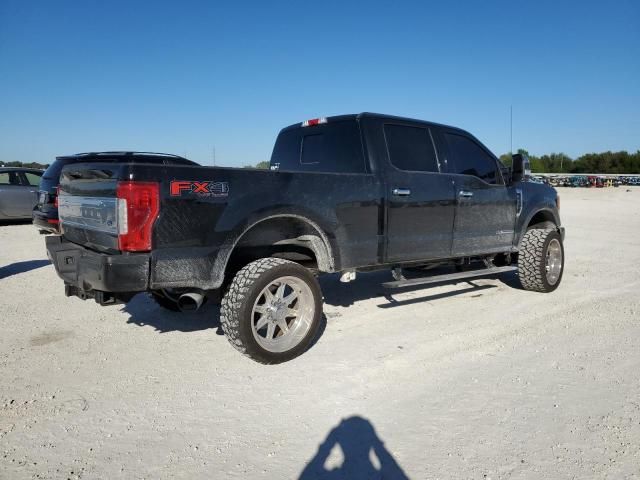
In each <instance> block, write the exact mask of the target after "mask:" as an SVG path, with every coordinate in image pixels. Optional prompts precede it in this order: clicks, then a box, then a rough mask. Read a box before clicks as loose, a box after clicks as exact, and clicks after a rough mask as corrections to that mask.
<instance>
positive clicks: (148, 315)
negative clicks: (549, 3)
mask: <svg viewBox="0 0 640 480" xmlns="http://www.w3.org/2000/svg"><path fill="white" fill-rule="evenodd" d="M47 263H48V262H47ZM5 268H8V267H5ZM34 268H37V267H34ZM1 271H2V269H0V272H1ZM15 273H19V272H15ZM433 273H442V272H436V271H434V272H433ZM0 278H2V276H1V275H0ZM494 278H496V279H497V280H499V281H501V282H502V283H504V284H505V285H508V286H509V287H513V288H520V285H519V283H518V278H517V275H516V274H515V273H508V274H502V275H498V276H496V277H494ZM390 280H392V277H391V273H390V272H389V271H379V272H368V273H359V274H358V279H357V280H356V281H354V282H350V283H342V282H340V276H339V275H338V274H331V275H323V276H322V277H320V279H319V281H320V286H321V287H322V294H323V296H324V303H325V304H327V305H332V306H339V307H349V306H351V305H353V304H354V303H356V302H359V301H362V300H368V299H372V298H380V299H381V300H383V302H382V303H380V304H378V305H377V306H378V308H394V307H402V306H405V305H412V304H416V303H423V302H429V301H433V300H440V299H444V298H449V297H455V296H457V295H463V294H465V293H472V292H478V295H482V293H479V292H482V291H483V290H489V289H493V288H497V286H496V285H477V284H475V283H473V280H467V281H462V280H461V281H460V282H459V283H465V284H467V285H468V287H466V288H456V289H453V290H449V291H446V292H440V293H435V294H429V293H428V292H429V288H430V286H429V285H427V286H424V285H423V286H416V287H409V288H403V289H400V290H387V289H385V288H383V287H382V283H384V282H387V281H390ZM459 283H458V284H459ZM420 291H424V292H425V295H420V296H417V297H412V298H408V299H403V300H398V299H396V298H395V297H394V295H395V294H397V293H400V292H402V293H407V292H420ZM122 311H123V312H125V313H128V314H129V319H128V320H127V323H130V324H133V325H138V326H140V327H147V326H148V327H152V328H154V329H155V330H156V331H157V332H159V333H165V332H175V331H178V332H185V333H189V332H197V331H200V330H208V329H216V334H217V335H224V331H223V330H222V326H221V324H220V306H219V305H216V304H214V303H212V302H208V303H205V304H204V305H203V306H202V308H200V310H198V311H197V312H193V313H183V312H172V311H169V310H166V309H164V308H162V307H160V306H159V305H157V304H156V303H155V302H154V301H153V300H152V299H151V298H150V297H149V296H148V295H146V294H139V295H136V296H135V297H134V298H133V299H132V300H131V301H130V302H129V303H127V304H126V305H124V306H123V307H122ZM326 323H327V318H326V316H325V315H323V316H322V323H321V326H320V331H319V332H318V335H317V337H316V339H315V340H314V342H313V344H315V343H316V342H317V341H318V339H319V338H320V336H321V335H322V333H323V331H324V329H325V328H326ZM313 344H312V345H311V346H313Z"/></svg>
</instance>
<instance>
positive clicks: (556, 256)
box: [518, 228, 564, 292]
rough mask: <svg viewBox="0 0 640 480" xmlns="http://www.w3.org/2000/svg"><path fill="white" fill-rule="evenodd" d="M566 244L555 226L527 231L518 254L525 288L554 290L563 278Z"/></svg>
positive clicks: (542, 290)
mask: <svg viewBox="0 0 640 480" xmlns="http://www.w3.org/2000/svg"><path fill="white" fill-rule="evenodd" d="M563 271H564V247H563V245H562V237H561V236H560V234H559V233H558V232H557V231H556V230H555V229H554V230H550V229H537V228H533V229H530V230H527V233H525V235H524V237H523V238H522V243H521V245H520V252H519V254H518V278H519V279H520V284H521V285H522V288H524V289H525V290H532V291H535V292H553V291H554V290H555V289H556V288H558V285H560V280H562V273H563Z"/></svg>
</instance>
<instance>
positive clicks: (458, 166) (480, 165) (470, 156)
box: [445, 133, 502, 185]
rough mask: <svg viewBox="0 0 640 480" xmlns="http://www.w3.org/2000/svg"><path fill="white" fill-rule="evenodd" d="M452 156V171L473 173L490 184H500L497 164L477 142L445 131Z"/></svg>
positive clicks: (465, 173)
mask: <svg viewBox="0 0 640 480" xmlns="http://www.w3.org/2000/svg"><path fill="white" fill-rule="evenodd" d="M445 138H446V139H447V144H448V145H449V149H450V150H451V153H452V155H453V158H454V162H455V168H454V173H460V174H463V175H473V176H474V177H478V178H480V179H482V180H484V181H485V182H487V183H490V184H494V185H496V184H501V183H502V182H501V180H502V178H501V176H500V174H499V173H498V165H497V164H496V161H495V160H494V159H493V158H491V156H490V155H489V154H487V152H485V151H484V150H483V149H482V148H481V147H480V146H479V145H478V144H477V143H475V142H474V141H473V140H471V139H469V138H467V137H464V136H462V135H455V134H452V133H445Z"/></svg>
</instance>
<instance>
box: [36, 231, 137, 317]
mask: <svg viewBox="0 0 640 480" xmlns="http://www.w3.org/2000/svg"><path fill="white" fill-rule="evenodd" d="M45 240H46V245H47V256H48V257H49V259H50V260H51V262H52V263H53V265H54V266H55V269H56V272H57V273H58V276H59V277H60V278H62V279H63V280H64V283H65V291H66V293H67V296H70V295H75V296H78V297H80V298H83V299H86V298H95V299H96V301H98V302H99V303H102V304H109V303H116V302H117V301H119V300H124V301H126V300H127V299H128V298H130V297H131V296H132V295H133V294H134V293H137V292H143V291H145V290H147V288H148V285H149V254H147V253H136V254H121V255H108V254H105V253H99V252H94V251H93V250H89V249H87V248H85V247H83V246H81V245H76V244H75V243H71V242H68V241H66V240H65V239H64V238H63V237H60V236H49V237H47V238H46V239H45ZM103 292H107V293H110V294H112V295H105V294H104V293H103Z"/></svg>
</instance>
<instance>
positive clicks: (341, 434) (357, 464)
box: [298, 416, 409, 480]
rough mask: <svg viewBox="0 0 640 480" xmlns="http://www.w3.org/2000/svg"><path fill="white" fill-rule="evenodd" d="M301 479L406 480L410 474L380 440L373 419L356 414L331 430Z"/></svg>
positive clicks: (301, 475) (304, 470)
mask: <svg viewBox="0 0 640 480" xmlns="http://www.w3.org/2000/svg"><path fill="white" fill-rule="evenodd" d="M336 447H338V448H339V449H340V451H341V452H342V457H343V459H342V463H341V464H339V465H337V464H336V463H337V462H335V460H334V458H333V457H335V456H337V455H334V454H333V452H334V451H335V449H336ZM332 464H335V465H333V466H332ZM298 478H299V480H311V479H327V480H338V479H345V480H346V479H349V480H358V479H363V480H364V479H375V478H380V479H383V478H384V479H393V480H395V479H402V480H406V479H408V478H409V477H408V476H407V475H406V474H405V473H404V471H403V470H402V468H401V467H400V465H398V462H396V460H395V459H394V458H393V455H391V453H390V452H389V451H388V450H387V448H386V447H385V445H384V443H383V442H382V440H380V438H379V437H378V435H377V433H376V431H375V429H374V428H373V425H371V422H369V421H368V420H367V419H365V418H362V417H359V416H353V417H349V418H345V419H343V420H342V421H341V422H340V423H339V424H338V426H336V427H335V428H333V429H332V430H331V431H330V432H329V434H328V435H327V438H326V439H325V440H324V441H323V442H322V443H321V444H320V446H319V447H318V452H317V453H316V455H315V456H314V457H313V458H312V459H311V460H310V461H309V463H307V465H306V466H305V467H304V469H303V470H302V473H301V474H300V476H299V477H298Z"/></svg>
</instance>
